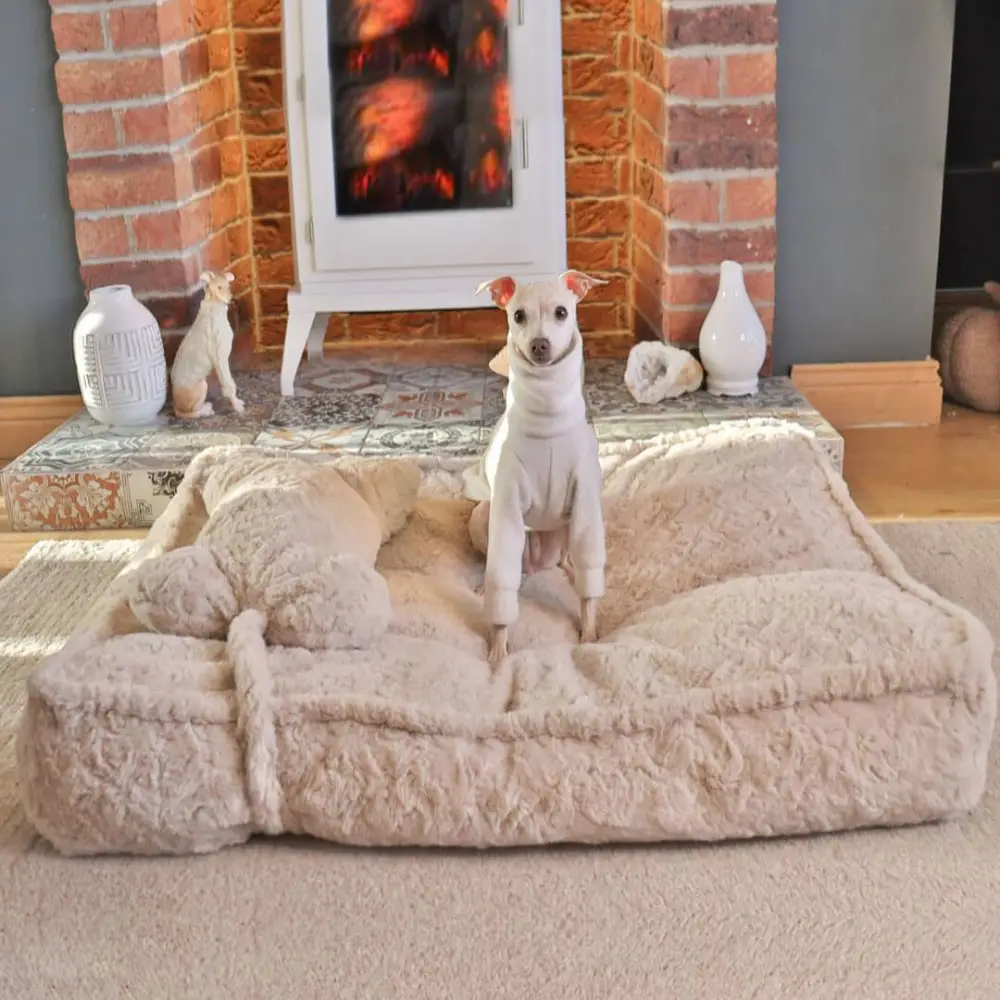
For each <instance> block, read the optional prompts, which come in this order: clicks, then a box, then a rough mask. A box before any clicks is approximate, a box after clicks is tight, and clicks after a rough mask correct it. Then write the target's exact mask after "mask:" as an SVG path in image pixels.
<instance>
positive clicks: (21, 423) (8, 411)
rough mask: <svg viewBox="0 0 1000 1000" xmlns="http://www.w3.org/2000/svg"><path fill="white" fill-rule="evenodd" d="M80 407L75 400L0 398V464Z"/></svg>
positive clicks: (73, 398)
mask: <svg viewBox="0 0 1000 1000" xmlns="http://www.w3.org/2000/svg"><path fill="white" fill-rule="evenodd" d="M82 406H83V400H82V399H81V398H80V397H79V396H3V397H0V462H9V461H10V460H11V459H13V458H17V456H18V455H20V454H21V453H22V452H25V451H27V450H28V449H29V448H30V447H31V446H32V445H33V444H36V443H37V442H39V441H41V439H42V438H43V437H45V435H46V434H49V433H51V432H52V431H54V430H55V429H56V428H57V427H58V426H59V425H60V424H61V423H62V422H63V421H64V420H68V419H69V418H70V417H71V416H73V414H74V413H76V412H77V410H79V409H80V407H82Z"/></svg>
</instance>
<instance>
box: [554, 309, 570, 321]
mask: <svg viewBox="0 0 1000 1000" xmlns="http://www.w3.org/2000/svg"><path fill="white" fill-rule="evenodd" d="M568 315H569V313H568V312H566V307H565V306H556V319H565V318H566V317H567V316H568Z"/></svg>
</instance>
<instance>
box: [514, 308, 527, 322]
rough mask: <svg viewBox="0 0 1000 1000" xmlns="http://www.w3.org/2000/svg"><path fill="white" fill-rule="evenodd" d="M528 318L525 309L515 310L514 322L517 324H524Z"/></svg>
mask: <svg viewBox="0 0 1000 1000" xmlns="http://www.w3.org/2000/svg"><path fill="white" fill-rule="evenodd" d="M527 318H528V314H527V313H526V312H525V311H524V310H523V309H515V310H514V322H515V323H517V324H519V325H520V324H521V323H523V322H524V321H525V320H526V319H527Z"/></svg>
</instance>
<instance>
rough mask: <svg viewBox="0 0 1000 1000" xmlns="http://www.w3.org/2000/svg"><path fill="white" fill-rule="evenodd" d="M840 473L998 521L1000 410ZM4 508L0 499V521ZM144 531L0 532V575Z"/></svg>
mask: <svg viewBox="0 0 1000 1000" xmlns="http://www.w3.org/2000/svg"><path fill="white" fill-rule="evenodd" d="M844 440H845V443H846V450H845V459H844V478H845V479H846V480H847V484H848V486H849V487H850V489H851V494H852V496H853V497H854V501H855V503H857V505H858V506H859V507H860V508H861V510H862V511H863V512H864V513H865V514H866V515H867V516H868V517H869V518H870V519H871V520H873V521H905V520H911V521H913V520H927V519H932V518H965V519H975V520H992V519H997V520H1000V416H992V415H988V414H983V413H973V412H971V411H969V410H962V409H960V408H958V407H955V406H951V405H947V406H946V407H945V409H944V413H943V415H942V418H941V423H940V424H938V425H935V426H933V427H887V428H871V429H865V430H852V431H845V432H844ZM6 520H7V514H6V511H5V510H4V509H3V500H2V498H0V525H6ZM144 535H145V531H104V532H95V531H77V532H44V533H38V534H34V533H32V534H28V533H21V532H18V533H12V532H4V531H0V576H3V575H4V574H6V573H9V572H10V571H11V570H12V569H13V568H14V567H15V566H16V565H17V564H18V563H19V562H20V561H21V559H22V557H23V556H24V554H25V552H27V551H28V549H30V548H31V546H32V545H34V544H35V542H37V541H41V540H42V539H55V538H142V537H143V536H144Z"/></svg>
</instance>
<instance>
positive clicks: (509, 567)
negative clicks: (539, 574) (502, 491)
mask: <svg viewBox="0 0 1000 1000" xmlns="http://www.w3.org/2000/svg"><path fill="white" fill-rule="evenodd" d="M524 542H525V528H524V517H523V515H522V513H521V511H520V509H519V508H518V507H517V506H516V505H515V504H513V503H509V502H505V501H504V499H503V498H502V497H498V496H494V497H493V500H492V502H491V504H490V527H489V543H488V545H487V551H486V597H485V602H486V621H487V622H488V623H489V626H490V635H489V652H488V659H489V661H490V663H491V664H493V665H494V666H496V665H497V664H498V663H500V662H501V660H503V658H504V657H505V656H506V655H507V630H508V627H509V626H511V625H513V624H514V622H516V621H517V615H518V601H517V592H518V590H520V588H521V564H522V561H523V557H524Z"/></svg>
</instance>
